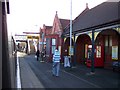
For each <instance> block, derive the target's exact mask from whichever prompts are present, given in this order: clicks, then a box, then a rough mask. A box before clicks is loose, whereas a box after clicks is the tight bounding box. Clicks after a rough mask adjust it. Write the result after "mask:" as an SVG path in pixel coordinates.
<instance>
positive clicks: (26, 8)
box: [8, 0, 106, 33]
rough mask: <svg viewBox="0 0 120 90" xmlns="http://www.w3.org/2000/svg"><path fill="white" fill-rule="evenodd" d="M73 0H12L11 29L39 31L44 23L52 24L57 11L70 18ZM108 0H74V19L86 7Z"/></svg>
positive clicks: (9, 25) (16, 30)
mask: <svg viewBox="0 0 120 90" xmlns="http://www.w3.org/2000/svg"><path fill="white" fill-rule="evenodd" d="M70 1H71V0H10V14H9V15H8V27H9V30H10V31H12V32H14V33H22V32H24V31H29V32H34V31H35V32H38V30H39V28H40V27H42V26H43V24H45V25H48V26H52V25H53V20H54V17H55V13H56V11H58V17H59V18H63V19H70ZM104 1H106V0H72V19H74V18H75V17H77V16H78V15H79V14H80V13H81V12H82V11H83V10H84V9H85V7H86V3H88V7H89V8H93V7H95V6H97V5H98V4H100V3H102V2H104Z"/></svg>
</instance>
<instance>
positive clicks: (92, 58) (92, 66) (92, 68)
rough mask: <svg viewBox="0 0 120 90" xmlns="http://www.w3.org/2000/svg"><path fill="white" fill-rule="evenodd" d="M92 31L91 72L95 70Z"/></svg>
mask: <svg viewBox="0 0 120 90" xmlns="http://www.w3.org/2000/svg"><path fill="white" fill-rule="evenodd" d="M94 32H95V30H92V56H91V61H92V63H91V73H94V72H95V68H94V52H95V41H94Z"/></svg>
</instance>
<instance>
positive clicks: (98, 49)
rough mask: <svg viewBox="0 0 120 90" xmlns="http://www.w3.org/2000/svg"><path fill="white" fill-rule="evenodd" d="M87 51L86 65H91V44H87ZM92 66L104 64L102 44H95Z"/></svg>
mask: <svg viewBox="0 0 120 90" xmlns="http://www.w3.org/2000/svg"><path fill="white" fill-rule="evenodd" d="M87 52H88V53H87V61H86V65H87V66H88V67H91V55H92V45H88V48H87ZM94 66H95V67H103V66H104V48H103V46H100V45H97V46H95V54H94Z"/></svg>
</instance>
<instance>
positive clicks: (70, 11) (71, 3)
mask: <svg viewBox="0 0 120 90" xmlns="http://www.w3.org/2000/svg"><path fill="white" fill-rule="evenodd" d="M71 54H72V0H71V2H70V61H71Z"/></svg>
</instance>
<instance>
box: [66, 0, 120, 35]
mask: <svg viewBox="0 0 120 90" xmlns="http://www.w3.org/2000/svg"><path fill="white" fill-rule="evenodd" d="M119 5H120V2H104V3H102V4H100V5H98V6H96V7H94V8H92V9H90V10H88V11H87V12H86V13H84V14H80V16H78V17H77V19H76V21H75V22H74V23H73V31H78V30H83V29H87V28H91V27H95V26H98V25H102V24H106V23H109V22H113V21H116V20H119V19H120V17H119V12H118V11H119V10H118V9H119V8H120V7H119ZM67 29H68V28H67ZM68 32H69V30H67V31H66V33H68Z"/></svg>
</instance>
